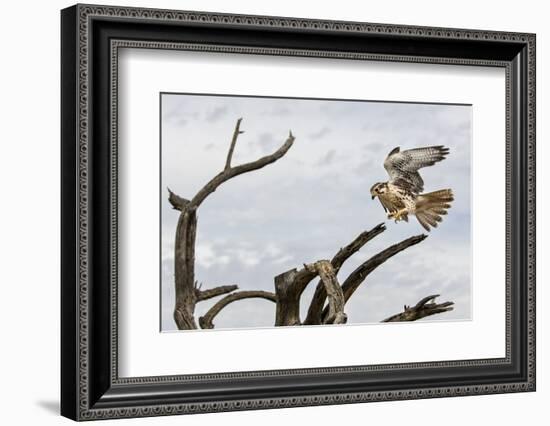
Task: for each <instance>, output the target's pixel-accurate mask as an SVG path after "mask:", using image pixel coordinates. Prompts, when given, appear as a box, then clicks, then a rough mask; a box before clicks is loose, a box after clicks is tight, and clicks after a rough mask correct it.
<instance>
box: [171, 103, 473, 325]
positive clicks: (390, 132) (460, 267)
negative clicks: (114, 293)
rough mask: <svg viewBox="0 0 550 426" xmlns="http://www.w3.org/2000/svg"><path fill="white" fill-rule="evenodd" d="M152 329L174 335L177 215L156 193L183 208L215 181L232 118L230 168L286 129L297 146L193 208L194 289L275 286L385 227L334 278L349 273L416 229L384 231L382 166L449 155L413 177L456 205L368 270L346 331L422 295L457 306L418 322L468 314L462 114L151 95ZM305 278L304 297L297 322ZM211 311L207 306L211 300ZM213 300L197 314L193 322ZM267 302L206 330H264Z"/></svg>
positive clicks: (466, 111)
mask: <svg viewBox="0 0 550 426" xmlns="http://www.w3.org/2000/svg"><path fill="white" fill-rule="evenodd" d="M161 107H162V111H161V125H162V140H161V144H162V182H161V189H162V192H161V193H162V194H163V195H164V196H163V197H162V201H161V203H162V206H161V214H162V220H161V222H162V223H161V232H162V241H161V251H162V256H161V276H162V283H161V285H162V293H161V295H162V298H161V299H162V307H161V308H162V315H161V317H162V330H175V329H176V326H175V323H174V321H173V319H172V311H173V307H174V282H173V279H174V275H173V269H174V266H173V255H174V254H173V251H174V235H175V229H176V223H177V219H178V212H177V211H175V210H173V209H172V208H171V206H170V205H169V203H168V201H167V197H166V195H167V192H166V187H169V188H171V189H172V190H173V191H174V192H176V193H177V194H179V195H181V196H182V197H185V198H191V197H192V196H193V195H194V194H195V193H196V192H197V191H198V190H199V189H200V188H201V187H202V186H203V185H204V184H205V183H206V182H207V181H208V180H209V179H210V178H212V177H213V176H214V175H216V174H217V173H219V172H220V171H221V170H222V168H223V166H224V164H225V159H226V155H227V149H228V147H229V142H230V140H231V136H232V132H233V129H234V127H235V122H236V120H237V119H238V118H239V117H242V118H243V122H242V124H241V129H242V130H244V131H245V133H244V134H242V135H241V136H240V137H239V140H238V142H237V146H236V149H235V153H234V156H233V162H232V164H233V165H237V164H240V163H243V162H248V161H253V160H255V159H257V158H259V157H261V156H263V155H266V154H269V153H271V152H273V151H275V150H276V149H277V148H278V147H279V146H280V145H281V144H282V143H283V142H284V141H285V139H286V137H287V135H288V131H289V129H291V130H292V133H293V134H294V135H295V136H296V141H295V142H294V145H293V146H292V148H291V149H290V151H289V152H288V153H287V154H286V155H285V156H284V157H283V158H281V159H280V160H279V161H277V162H275V163H274V164H271V165H269V166H267V167H265V168H263V169H260V170H258V171H255V172H251V173H247V174H244V175H241V176H238V177H236V178H234V179H232V180H230V181H228V182H226V183H224V184H223V185H222V186H220V187H219V188H218V190H217V191H216V192H215V193H213V194H212V195H211V196H210V197H209V198H207V200H206V201H205V202H204V203H203V204H202V205H201V206H200V208H199V210H198V232H197V241H196V272H195V274H196V279H197V280H198V281H199V282H202V283H203V287H206V288H207V287H213V286H218V285H226V284H238V285H239V288H240V289H241V290H248V289H250V290H252V289H262V290H269V291H273V290H274V285H273V277H274V276H276V275H278V274H280V273H282V272H285V271H287V270H289V269H292V268H296V267H300V266H301V265H302V264H303V263H310V262H314V261H316V260H319V259H330V258H331V257H332V256H333V255H334V254H335V253H336V252H337V251H338V249H339V248H340V247H342V246H343V245H345V244H347V243H349V242H350V241H351V240H353V239H354V238H355V237H356V236H357V235H358V234H359V233H361V232H362V231H364V230H366V229H370V228H372V227H373V226H375V225H376V224H378V223H381V222H386V225H387V228H388V229H387V231H386V232H384V233H382V234H381V235H379V236H378V237H377V238H376V239H374V240H373V241H371V242H369V243H368V244H367V245H366V246H365V247H364V248H363V249H362V250H361V251H360V252H358V253H356V254H355V255H354V256H353V257H352V258H351V259H349V260H348V261H347V262H346V264H345V265H344V267H343V268H342V270H341V271H340V273H339V279H340V282H343V280H344V279H345V277H347V275H348V274H349V273H350V272H351V271H353V269H354V268H355V267H357V266H358V265H359V264H360V263H362V262H363V261H365V260H366V259H368V258H369V257H370V256H372V255H374V254H376V253H377V252H378V251H380V250H382V249H384V248H386V247H387V246H389V245H391V244H394V243H396V242H399V241H401V240H402V239H405V238H407V237H409V236H412V235H417V234H421V233H423V232H424V230H423V228H422V227H421V226H420V225H419V224H418V222H417V221H416V219H415V218H411V219H410V221H409V223H405V222H400V223H398V224H395V223H393V222H390V221H387V219H386V215H385V213H384V211H383V209H382V207H381V205H380V203H379V202H378V200H374V201H373V200H371V197H370V193H369V189H370V187H371V185H372V184H373V183H375V182H381V181H386V180H387V174H386V172H385V170H384V168H383V161H384V159H385V157H386V155H387V154H388V152H389V151H390V150H391V149H393V148H394V147H396V146H400V147H401V149H402V150H404V149H409V148H414V147H419V146H429V145H446V146H447V147H449V148H450V155H449V156H448V158H447V159H446V160H445V161H443V162H442V163H438V164H436V165H435V166H433V167H429V168H427V169H423V170H422V176H423V178H424V181H425V191H426V192H429V191H434V190H437V189H443V188H452V189H453V191H454V193H455V201H454V203H453V207H452V208H451V210H450V211H449V215H448V216H446V217H445V218H444V221H443V223H442V224H441V226H440V227H439V228H437V229H435V230H433V231H432V232H431V233H430V236H429V238H428V239H427V240H425V241H423V242H422V243H420V244H419V245H416V246H414V247H412V248H409V249H407V250H406V251H404V252H402V253H400V254H398V255H396V256H395V257H393V258H392V259H390V260H389V261H387V262H386V263H385V264H383V265H382V266H380V267H379V268H378V269H377V270H375V271H374V272H373V273H372V274H371V275H369V277H367V279H366V280H365V282H364V283H363V284H362V285H361V287H360V288H359V290H358V291H357V292H356V293H355V294H354V296H353V297H352V298H351V300H350V301H349V302H348V304H347V305H346V308H347V309H346V313H347V314H348V322H349V323H372V322H379V321H380V320H382V319H384V318H386V317H388V316H390V315H392V314H395V313H398V312H400V311H402V309H403V305H404V304H407V305H411V304H415V303H416V302H418V300H420V299H421V298H423V297H425V296H427V295H430V294H441V299H440V301H446V300H451V301H453V302H455V310H454V311H453V312H450V313H445V314H441V315H437V316H433V317H431V318H429V319H427V320H430V321H443V320H468V319H470V315H471V289H470V279H471V268H470V266H471V263H470V254H471V245H470V244H471V243H470V183H471V181H470V139H471V107H470V106H465V105H439V104H407V103H385V102H366V101H337V100H307V99H288V98H287V99H285V98H250V97H232V96H200V95H186V94H162V95H161ZM315 285H316V281H314V282H312V285H310V286H309V288H308V289H307V290H306V292H305V293H304V295H303V298H302V311H303V312H304V313H305V311H306V310H307V306H308V304H309V300H310V298H311V295H312V293H313V290H314V287H315ZM214 301H215V300H214ZM212 304H213V302H212V301H206V302H201V303H199V304H198V305H197V310H196V314H197V317H198V316H200V315H202V314H203V313H204V312H206V310H207V309H208V308H209V307H210V306H211V305H212ZM274 318H275V308H274V304H273V303H271V302H268V301H264V300H260V299H248V300H243V301H239V302H235V303H233V304H231V305H229V306H228V307H227V308H225V309H224V310H223V311H222V312H221V313H220V314H219V315H218V316H217V317H216V319H215V324H216V328H237V327H266V326H267V327H269V326H272V325H273V322H274Z"/></svg>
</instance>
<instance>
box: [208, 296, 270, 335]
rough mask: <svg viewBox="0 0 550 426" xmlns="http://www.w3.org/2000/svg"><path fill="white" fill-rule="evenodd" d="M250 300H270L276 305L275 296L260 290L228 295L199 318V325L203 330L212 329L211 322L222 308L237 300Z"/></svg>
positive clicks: (212, 324)
mask: <svg viewBox="0 0 550 426" xmlns="http://www.w3.org/2000/svg"><path fill="white" fill-rule="evenodd" d="M251 298H260V299H265V300H270V301H272V302H275V303H277V296H275V294H274V293H271V292H270V291H261V290H253V291H247V290H243V291H238V292H236V293H232V294H228V295H227V296H225V297H224V298H223V299H220V300H219V301H218V302H217V303H216V304H215V305H214V306H212V307H211V308H210V309H209V310H208V312H207V313H206V314H204V315H203V316H202V317H200V318H199V325H200V326H201V328H203V329H211V328H214V323H213V322H212V321H213V320H214V318H215V317H216V315H218V314H219V313H220V311H221V310H222V309H223V308H225V307H226V306H227V305H229V304H230V303H232V302H235V301H237V300H243V299H251Z"/></svg>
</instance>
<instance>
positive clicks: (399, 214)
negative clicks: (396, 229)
mask: <svg viewBox="0 0 550 426" xmlns="http://www.w3.org/2000/svg"><path fill="white" fill-rule="evenodd" d="M408 213H409V212H408V210H407V209H406V208H404V209H401V210H397V211H395V212H392V213H390V214H389V215H388V219H395V222H396V223H397V222H398V221H400V220H407V219H408V217H407V216H408Z"/></svg>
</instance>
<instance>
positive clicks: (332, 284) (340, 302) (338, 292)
mask: <svg viewBox="0 0 550 426" xmlns="http://www.w3.org/2000/svg"><path fill="white" fill-rule="evenodd" d="M306 269H311V270H313V271H315V272H316V273H317V274H318V275H319V278H320V279H321V282H322V283H323V285H324V286H325V291H326V293H327V296H328V314H327V318H326V320H325V321H324V324H345V323H346V321H347V319H348V317H347V315H346V314H345V313H344V305H345V302H344V293H343V292H342V287H340V283H338V280H337V279H336V274H335V272H334V268H333V266H332V263H331V262H329V261H328V260H319V261H317V262H315V263H314V264H312V265H306Z"/></svg>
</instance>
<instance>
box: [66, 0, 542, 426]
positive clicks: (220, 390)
mask: <svg viewBox="0 0 550 426" xmlns="http://www.w3.org/2000/svg"><path fill="white" fill-rule="evenodd" d="M117 40H119V41H122V42H124V43H126V45H128V43H130V44H131V43H134V44H133V46H134V47H139V46H140V45H141V46H143V47H149V48H151V47H153V48H176V47H174V46H177V45H178V44H186V45H191V44H194V45H198V46H200V47H201V49H203V50H204V49H206V50H207V49H208V48H209V47H211V46H214V45H215V46H221V48H224V47H226V48H231V49H232V51H233V52H236V53H249V52H250V51H251V50H250V49H252V50H253V51H254V52H255V53H261V54H266V55H269V54H271V55H284V54H285V52H290V51H293V52H295V53H296V54H298V55H302V56H318V57H342V58H349V59H364V58H368V59H370V60H394V61H404V62H423V63H438V64H439V63H449V64H459V65H464V66H469V65H480V64H482V65H486V66H496V67H503V68H505V69H506V104H507V105H506V111H507V112H506V115H507V117H506V123H507V129H506V139H507V140H506V144H507V164H506V182H507V189H506V197H507V211H506V224H507V225H506V230H504V229H503V232H506V244H507V247H506V281H507V282H506V286H507V290H506V296H507V297H506V299H507V300H506V303H507V307H506V313H507V315H506V318H507V326H506V327H507V330H506V335H507V342H506V357H504V358H498V359H481V360H461V361H445V362H443V361H442V362H434V363H416V364H415V363H413V364H387V365H383V366H378V368H368V366H351V367H334V366H327V367H326V368H322V369H302V370H273V371H267V372H243V373H231V374H229V373H228V374H225V373H219V374H215V375H195V376H160V377H136V378H119V377H118V373H117V371H118V370H117V362H118V361H117V352H116V351H117V327H116V300H117V299H116V297H117V288H116V268H115V267H113V255H114V256H116V227H117V223H116V220H114V219H113V215H112V211H113V198H112V196H113V193H114V192H116V161H113V158H115V159H116V157H113V152H114V153H115V155H116V146H113V144H112V141H113V128H114V129H115V130H116V125H115V126H114V127H113V126H112V124H113V122H115V120H116V114H115V113H114V112H113V109H112V97H113V94H114V93H116V84H117V81H116V69H115V66H116V56H114V55H116V41H117ZM535 42H536V37H535V35H534V34H524V33H510V32H495V31H480V30H464V29H450V28H431V27H430V28H428V27H415V26H403V25H387V24H370V23H359V22H336V21H324V20H310V19H295V18H281V17H269V16H244V15H233V14H218V13H203V12H188V11H170V10H155V9H141V8H140V9H138V8H129V7H107V6H98V5H80V4H79V5H75V6H72V7H69V8H67V9H64V10H63V11H62V12H61V52H62V59H61V65H62V67H61V68H62V74H61V81H62V92H61V100H62V117H61V134H62V138H61V139H62V140H61V160H62V172H61V191H62V216H61V222H62V233H61V241H62V249H61V250H62V253H61V254H62V265H61V272H62V280H61V323H62V326H61V414H62V415H64V416H66V417H68V418H71V419H74V420H91V419H105V418H121V417H140V416H158V415H169V414H184V413H205V412H216V411H230V410H248V409H263V408H276V407H292V406H308V405H321V404H343V403H353V402H366V401H380V400H399V399H415V398H434V397H444V396H463V395H476V394H490V393H504V392H521V391H534V390H535ZM113 52H114V53H113ZM114 71H115V72H114Z"/></svg>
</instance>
